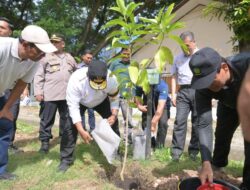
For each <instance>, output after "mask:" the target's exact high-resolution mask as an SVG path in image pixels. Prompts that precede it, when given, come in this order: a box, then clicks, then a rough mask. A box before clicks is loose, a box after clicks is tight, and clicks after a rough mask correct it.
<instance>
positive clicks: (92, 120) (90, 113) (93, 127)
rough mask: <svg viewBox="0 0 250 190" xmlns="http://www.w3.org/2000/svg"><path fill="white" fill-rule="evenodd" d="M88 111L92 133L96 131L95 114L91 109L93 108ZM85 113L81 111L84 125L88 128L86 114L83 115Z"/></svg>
mask: <svg viewBox="0 0 250 190" xmlns="http://www.w3.org/2000/svg"><path fill="white" fill-rule="evenodd" d="M87 111H88V117H89V118H88V119H89V120H88V121H89V127H90V130H91V131H92V130H94V129H95V112H94V110H93V109H91V108H88V109H87ZM82 112H83V111H82V109H81V116H82V125H83V126H84V127H86V122H85V113H82Z"/></svg>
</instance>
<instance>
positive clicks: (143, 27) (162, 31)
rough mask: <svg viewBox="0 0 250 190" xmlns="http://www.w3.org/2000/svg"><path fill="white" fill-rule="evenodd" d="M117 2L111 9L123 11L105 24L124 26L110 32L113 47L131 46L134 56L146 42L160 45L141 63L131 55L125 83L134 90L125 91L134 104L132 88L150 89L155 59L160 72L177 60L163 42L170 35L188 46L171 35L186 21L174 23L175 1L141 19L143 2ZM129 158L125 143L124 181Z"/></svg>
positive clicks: (108, 27) (110, 26) (121, 0)
mask: <svg viewBox="0 0 250 190" xmlns="http://www.w3.org/2000/svg"><path fill="white" fill-rule="evenodd" d="M116 4H117V6H116V7H111V8H110V9H111V10H112V11H116V12H117V13H119V15H120V16H119V17H118V18H114V19H112V20H110V21H109V22H107V23H106V24H105V26H104V27H103V30H107V29H110V28H115V27H116V26H117V25H119V26H122V29H119V30H115V31H113V32H112V33H110V34H109V35H108V39H110V38H112V48H127V49H129V50H130V52H131V55H133V52H135V50H137V49H138V48H140V47H141V46H143V45H144V44H145V43H152V44H155V45H157V46H158V47H157V50H156V51H155V53H154V55H153V56H152V57H145V58H144V59H143V60H142V61H140V62H137V61H136V60H135V59H133V58H132V56H131V55H130V66H129V67H128V71H129V76H130V79H129V80H128V82H126V83H125V86H126V87H127V88H128V89H130V91H129V92H127V93H125V94H123V96H124V97H125V98H126V101H128V102H129V103H132V102H133V98H134V97H133V94H132V89H133V88H135V86H140V87H142V89H143V91H144V92H145V93H146V94H148V93H149V92H150V81H149V80H148V74H147V68H148V67H149V66H150V65H151V64H152V63H153V62H154V64H155V68H156V69H157V72H158V73H161V72H162V71H163V69H164V67H165V64H166V63H169V64H172V62H173V54H172V52H171V50H170V49H169V48H168V47H167V46H164V45H163V40H164V39H166V38H170V39H172V40H174V41H176V42H177V43H178V44H179V45H180V46H181V47H182V48H183V49H186V46H185V45H184V44H183V42H182V40H181V39H180V38H179V37H178V36H176V35H172V34H171V33H172V32H173V31H174V30H177V29H180V28H182V27H184V24H183V23H181V22H175V23H172V20H173V18H174V17H175V14H173V13H172V11H173V8H174V4H171V5H169V6H168V7H167V8H162V9H161V10H160V11H159V13H158V14H157V15H156V16H155V17H154V18H146V17H139V19H138V18H137V19H135V11H136V10H137V9H138V8H139V7H140V6H142V5H143V3H135V2H130V3H128V4H125V2H124V0H116ZM145 35H150V36H151V38H150V39H149V40H146V39H144V36H145ZM145 56H147V55H145ZM120 57H121V56H120V55H119V56H117V57H115V58H113V59H111V61H114V60H115V59H118V58H120ZM117 72H122V71H121V70H120V71H116V73H113V74H117ZM122 80H127V79H124V78H123V79H121V78H119V76H118V83H120V84H121V81H122ZM130 105H131V104H130ZM127 118H128V117H127ZM147 128H148V129H149V130H150V126H147ZM126 131H128V122H126ZM125 139H126V140H125V144H126V145H127V142H128V140H127V139H128V138H127V133H126V137H125ZM149 146H151V145H149ZM126 159H127V146H125V153H124V160H123V165H122V170H121V173H120V176H121V180H124V174H123V173H124V169H125V164H126Z"/></svg>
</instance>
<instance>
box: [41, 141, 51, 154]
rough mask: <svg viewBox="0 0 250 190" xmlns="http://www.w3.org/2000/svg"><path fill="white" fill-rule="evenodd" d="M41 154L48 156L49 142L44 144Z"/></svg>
mask: <svg viewBox="0 0 250 190" xmlns="http://www.w3.org/2000/svg"><path fill="white" fill-rule="evenodd" d="M39 152H41V153H45V154H47V153H48V152H49V142H44V141H43V142H42V145H41V148H40V149H39Z"/></svg>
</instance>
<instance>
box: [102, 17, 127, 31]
mask: <svg viewBox="0 0 250 190" xmlns="http://www.w3.org/2000/svg"><path fill="white" fill-rule="evenodd" d="M115 25H120V26H122V27H125V28H126V27H127V24H126V22H124V21H123V20H122V19H120V18H118V19H113V20H110V21H109V22H107V23H106V24H105V25H104V26H103V27H102V29H105V28H109V27H111V26H115Z"/></svg>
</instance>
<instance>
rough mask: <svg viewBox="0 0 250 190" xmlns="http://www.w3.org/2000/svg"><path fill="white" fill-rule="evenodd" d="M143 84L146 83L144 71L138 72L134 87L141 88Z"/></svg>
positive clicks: (146, 76) (146, 78) (146, 75)
mask: <svg viewBox="0 0 250 190" xmlns="http://www.w3.org/2000/svg"><path fill="white" fill-rule="evenodd" d="M143 83H148V74H147V70H146V69H142V70H140V72H139V77H138V80H137V83H136V85H137V86H140V87H142V86H143Z"/></svg>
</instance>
